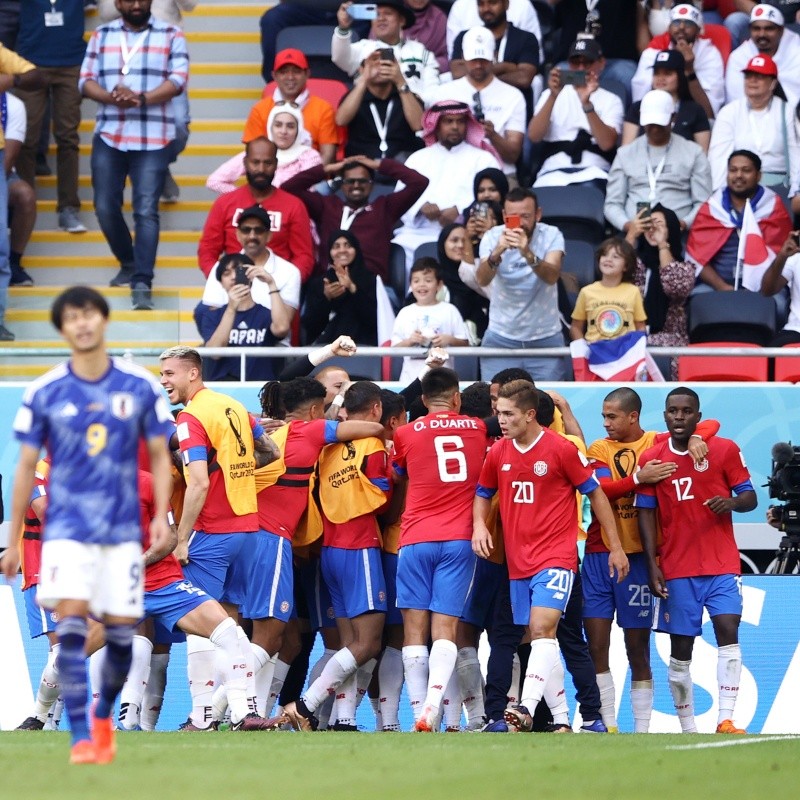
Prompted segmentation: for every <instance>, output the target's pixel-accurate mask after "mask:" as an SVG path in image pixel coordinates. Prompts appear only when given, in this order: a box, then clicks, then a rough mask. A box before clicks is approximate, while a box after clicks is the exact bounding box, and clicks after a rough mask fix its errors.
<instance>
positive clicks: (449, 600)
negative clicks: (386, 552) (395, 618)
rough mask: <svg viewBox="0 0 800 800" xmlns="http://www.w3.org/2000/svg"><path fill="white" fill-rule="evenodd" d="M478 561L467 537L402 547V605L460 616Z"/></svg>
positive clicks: (399, 589) (399, 596) (399, 570)
mask: <svg viewBox="0 0 800 800" xmlns="http://www.w3.org/2000/svg"><path fill="white" fill-rule="evenodd" d="M475 561H476V556H475V554H474V553H473V552H472V544H471V542H470V541H469V540H467V539H456V540H452V541H448V542H419V543H417V544H407V545H406V546H405V547H401V548H400V554H399V556H398V559H397V606H398V608H414V609H419V610H425V611H433V612H434V613H436V614H446V615H447V616H449V617H460V616H461V613H462V612H463V611H464V604H465V603H466V600H467V595H468V594H469V590H470V586H471V585H472V581H473V579H474V577H475Z"/></svg>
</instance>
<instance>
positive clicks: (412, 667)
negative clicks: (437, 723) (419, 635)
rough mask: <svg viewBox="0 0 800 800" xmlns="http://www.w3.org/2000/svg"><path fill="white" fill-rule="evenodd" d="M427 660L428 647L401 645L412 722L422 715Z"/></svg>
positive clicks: (426, 690) (426, 680) (426, 681)
mask: <svg viewBox="0 0 800 800" xmlns="http://www.w3.org/2000/svg"><path fill="white" fill-rule="evenodd" d="M428 661H429V656H428V648H427V647H426V646H425V645H424V644H411V645H408V646H406V647H403V674H404V677H405V682H406V691H407V692H408V700H409V703H410V704H411V711H412V712H413V713H414V722H416V721H417V720H418V719H419V718H420V717H421V716H422V707H423V705H424V704H425V696H426V694H427V693H428Z"/></svg>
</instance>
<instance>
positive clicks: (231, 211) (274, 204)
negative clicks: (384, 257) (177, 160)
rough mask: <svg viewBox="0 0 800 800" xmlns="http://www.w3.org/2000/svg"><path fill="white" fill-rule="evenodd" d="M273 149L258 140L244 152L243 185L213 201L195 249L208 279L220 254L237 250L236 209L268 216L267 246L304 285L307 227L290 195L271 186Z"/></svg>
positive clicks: (309, 261) (309, 249) (310, 261)
mask: <svg viewBox="0 0 800 800" xmlns="http://www.w3.org/2000/svg"><path fill="white" fill-rule="evenodd" d="M277 152H278V148H277V147H276V145H275V143H274V142H271V141H269V139H267V138H265V137H259V138H258V139H253V140H252V141H251V142H248V143H247V145H246V146H245V160H244V167H245V176H246V177H247V184H246V185H245V186H242V187H240V188H239V189H235V190H234V191H232V192H228V193H227V194H224V195H222V196H221V197H218V198H217V199H216V200H215V201H214V205H213V206H211V211H209V212H208V218H207V219H206V224H205V225H204V226H203V234H202V236H201V237H200V242H199V243H198V246H197V259H198V264H199V266H200V269H201V270H202V271H203V274H204V275H206V276H208V274H209V273H210V272H211V269H212V267H213V266H214V265H215V264H216V263H217V261H218V260H219V257H220V256H221V255H222V254H223V253H232V252H235V251H236V250H238V249H239V242H238V239H237V234H236V225H237V222H238V219H239V214H240V213H241V212H242V209H245V208H249V207H251V206H254V205H259V206H261V207H262V208H263V209H264V210H265V211H266V212H267V213H268V214H269V215H270V231H271V233H270V245H271V246H272V250H273V251H274V252H275V254H276V255H278V256H280V257H281V258H283V259H285V260H286V261H288V262H290V263H291V264H293V265H294V266H295V267H297V269H299V270H300V275H301V276H302V278H303V280H304V281H305V280H307V279H308V278H309V277H310V276H311V273H312V272H313V268H314V250H313V246H312V241H311V221H310V220H309V218H308V213H307V212H306V209H305V207H304V206H303V204H302V203H301V202H300V201H299V200H298V199H297V198H296V197H292V195H291V194H289V193H288V192H285V191H284V190H283V189H279V188H277V187H275V186H273V185H272V180H273V178H274V177H275V171H276V169H277V167H278V157H277Z"/></svg>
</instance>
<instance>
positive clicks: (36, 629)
mask: <svg viewBox="0 0 800 800" xmlns="http://www.w3.org/2000/svg"><path fill="white" fill-rule="evenodd" d="M22 596H23V598H24V599H25V611H26V614H27V617H28V630H29V631H30V634H31V639H37V638H38V637H39V636H44V635H45V634H46V633H55V630H56V622H58V614H56V612H55V611H48V610H47V609H46V608H42V607H41V606H40V605H39V604H38V603H37V602H36V586H35V585H34V586H29V587H28V588H27V589H26V590H25V591H24V592H23V593H22Z"/></svg>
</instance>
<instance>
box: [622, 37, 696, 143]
mask: <svg viewBox="0 0 800 800" xmlns="http://www.w3.org/2000/svg"><path fill="white" fill-rule="evenodd" d="M652 88H653V89H663V90H664V91H665V92H669V94H670V96H671V97H672V100H673V102H674V103H675V112H674V115H673V118H672V132H673V133H676V134H678V135H679V136H683V138H684V139H689V140H690V141H693V142H696V143H697V144H699V145H700V147H702V148H703V152H705V153H707V152H708V142H709V140H710V139H711V126H710V124H709V122H708V113H707V112H706V110H705V105H704V104H700V103H698V102H696V101H695V100H693V99H692V91H694V92H695V94H697V93H698V92H703V87H702V86H700V83H699V82H698V81H692V82H691V84H690V82H689V79H688V78H687V77H686V61H685V60H684V58H683V56H682V55H681V52H680V50H662V51H661V52H660V53H658V54H657V55H656V60H655V62H654V64H653V86H652ZM703 94H705V92H703ZM640 106H641V101H640V100H637V101H636V102H635V103H634V104H633V105H632V106H631V107H630V108H629V109H628V111H627V113H626V114H625V122H624V124H623V126H622V144H630V143H631V142H632V141H633V140H634V139H635V138H636V137H637V136H640V135H641V134H642V132H643V131H642V128H641V125H640V124H639V108H640Z"/></svg>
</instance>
